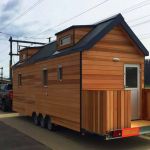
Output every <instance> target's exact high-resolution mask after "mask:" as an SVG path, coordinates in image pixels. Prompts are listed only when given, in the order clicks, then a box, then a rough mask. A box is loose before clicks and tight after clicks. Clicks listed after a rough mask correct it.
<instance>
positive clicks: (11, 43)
mask: <svg viewBox="0 0 150 150" xmlns="http://www.w3.org/2000/svg"><path fill="white" fill-rule="evenodd" d="M9 42H10V52H9V55H10V61H9V78H10V81H11V82H12V57H13V56H19V53H18V51H19V43H28V44H39V45H45V44H46V43H41V42H32V41H22V40H13V39H12V37H10V38H9ZM14 42H15V43H17V53H13V50H12V46H13V43H14Z"/></svg>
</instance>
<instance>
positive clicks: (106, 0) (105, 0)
mask: <svg viewBox="0 0 150 150" xmlns="http://www.w3.org/2000/svg"><path fill="white" fill-rule="evenodd" d="M108 1H109V0H104V1H103V2H101V3H99V4H97V5H95V6H93V7H91V8H89V9H87V10H85V11H83V12H81V13H79V14H77V15H75V16H73V17H71V18H69V19H67V20H65V21H63V22H61V23H59V24H57V25H55V26H53V27H50V28H47V29H45V30H44V31H42V32H40V33H38V34H36V35H40V34H42V33H45V32H47V31H49V30H50V29H52V28H56V27H59V26H61V25H62V24H65V23H67V22H69V21H71V20H73V19H75V18H77V17H79V16H81V15H83V14H85V13H87V12H89V11H91V10H93V9H95V8H97V7H99V6H101V5H103V4H105V3H106V2H108ZM33 37H34V36H33Z"/></svg>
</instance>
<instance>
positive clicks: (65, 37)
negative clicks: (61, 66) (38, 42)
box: [59, 34, 72, 46]
mask: <svg viewBox="0 0 150 150" xmlns="http://www.w3.org/2000/svg"><path fill="white" fill-rule="evenodd" d="M67 38H69V40H70V41H69V42H68V43H63V40H65V39H67ZM71 39H72V38H71V35H70V34H69V35H65V36H63V37H61V38H60V39H59V45H60V46H65V45H69V44H71Z"/></svg>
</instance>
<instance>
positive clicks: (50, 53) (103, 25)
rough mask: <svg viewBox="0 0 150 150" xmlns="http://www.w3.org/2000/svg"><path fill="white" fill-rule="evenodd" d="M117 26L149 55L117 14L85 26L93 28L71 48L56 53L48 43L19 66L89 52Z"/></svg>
mask: <svg viewBox="0 0 150 150" xmlns="http://www.w3.org/2000/svg"><path fill="white" fill-rule="evenodd" d="M117 25H121V26H122V27H123V28H124V30H125V31H126V32H127V33H128V35H129V37H130V38H131V39H132V40H133V41H134V43H135V44H136V45H137V46H138V47H139V49H140V50H141V52H142V53H143V55H145V56H148V55H149V52H148V51H147V49H146V48H145V47H144V45H143V44H142V43H141V41H140V40H139V39H138V37H137V36H136V35H135V34H134V32H133V31H132V30H131V29H130V27H129V26H128V24H127V23H126V22H125V20H124V18H123V17H122V15H121V14H118V15H115V16H112V17H111V18H108V19H106V20H103V21H100V22H98V23H95V24H93V25H86V26H91V27H93V29H92V30H91V31H90V32H88V33H87V34H86V35H85V36H84V37H83V38H82V39H81V40H80V41H79V42H78V43H76V44H75V45H73V46H72V47H69V48H65V49H62V50H61V51H57V46H56V45H57V44H56V41H54V42H52V43H49V44H47V45H45V46H42V47H41V48H39V51H38V52H37V53H36V54H34V55H33V56H32V57H31V58H29V59H28V60H27V61H26V62H25V63H24V64H21V65H25V64H31V63H34V62H37V61H41V60H46V59H50V58H54V57H58V56H63V55H67V54H71V53H74V52H79V51H84V50H89V49H90V48H91V47H92V46H93V45H94V44H95V43H96V42H97V41H99V40H101V39H102V38H103V37H104V36H105V35H106V34H107V33H108V32H109V31H111V30H112V28H113V27H115V26H117ZM78 26H79V25H78ZM73 27H75V26H72V27H70V28H73ZM68 29H69V28H67V30H68ZM63 31H64V30H63ZM59 33H60V32H59ZM57 34H58V33H57ZM18 65H19V63H17V64H16V65H15V66H18Z"/></svg>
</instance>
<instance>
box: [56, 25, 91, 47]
mask: <svg viewBox="0 0 150 150" xmlns="http://www.w3.org/2000/svg"><path fill="white" fill-rule="evenodd" d="M91 29H92V28H91V27H77V28H73V29H69V30H68V31H65V32H62V33H60V34H58V35H57V48H58V50H61V49H64V48H67V47H71V46H73V45H74V44H76V43H77V42H79V41H80V40H81V39H82V38H83V37H84V36H85V35H86V34H87V33H88V32H89V31H90V30H91ZM68 35H70V36H71V43H70V44H67V45H64V46H60V45H59V44H60V39H61V38H63V37H65V36H68Z"/></svg>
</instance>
